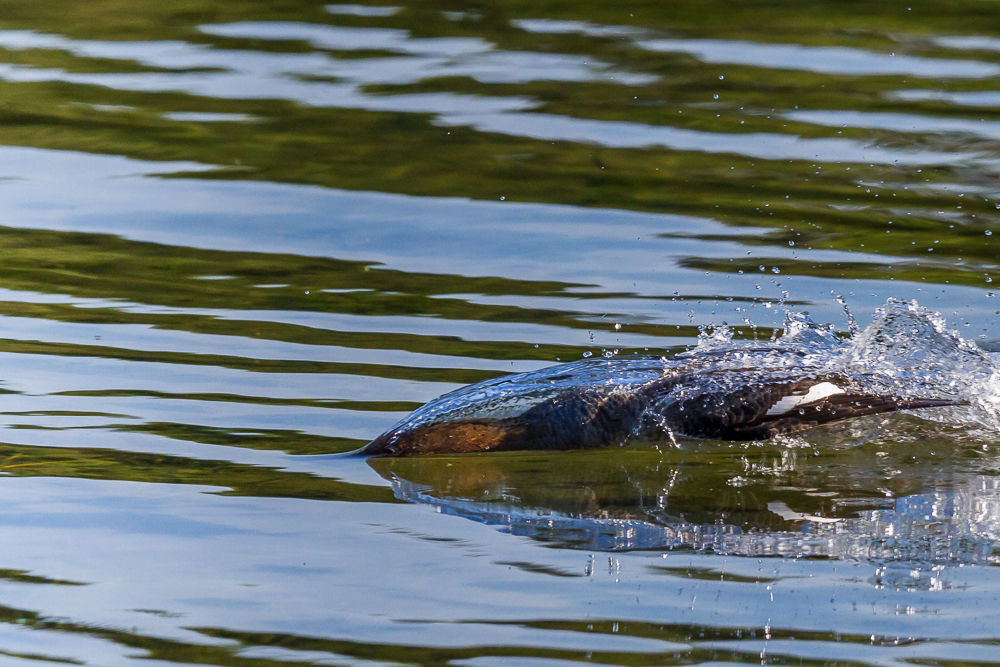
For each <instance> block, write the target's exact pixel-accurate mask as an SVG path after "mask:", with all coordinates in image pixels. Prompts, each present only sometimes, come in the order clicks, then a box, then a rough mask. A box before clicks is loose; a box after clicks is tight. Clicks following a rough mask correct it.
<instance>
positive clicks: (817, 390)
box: [767, 382, 845, 415]
mask: <svg viewBox="0 0 1000 667" xmlns="http://www.w3.org/2000/svg"><path fill="white" fill-rule="evenodd" d="M843 393H845V392H844V390H843V389H841V388H840V387H838V386H837V385H835V384H833V383H832V382H820V383H819V384H814V385H813V386H811V387H809V391H807V392H806V393H804V394H798V395H796V394H792V395H791V396H785V397H784V398H783V399H781V400H780V401H778V402H777V403H775V404H774V405H772V406H771V409H770V410H768V411H767V414H768V415H783V414H785V413H786V412H790V411H791V410H794V409H795V408H797V407H798V406H800V405H805V404H807V403H813V402H815V401H821V400H823V399H824V398H826V397H827V396H833V395H834V394H843Z"/></svg>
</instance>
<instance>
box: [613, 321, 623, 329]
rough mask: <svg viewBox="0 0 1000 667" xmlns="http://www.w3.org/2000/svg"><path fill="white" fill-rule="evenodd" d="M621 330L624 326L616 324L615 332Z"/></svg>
mask: <svg viewBox="0 0 1000 667" xmlns="http://www.w3.org/2000/svg"><path fill="white" fill-rule="evenodd" d="M621 328H622V325H621V324H620V323H618V322H615V331H618V330H619V329H621Z"/></svg>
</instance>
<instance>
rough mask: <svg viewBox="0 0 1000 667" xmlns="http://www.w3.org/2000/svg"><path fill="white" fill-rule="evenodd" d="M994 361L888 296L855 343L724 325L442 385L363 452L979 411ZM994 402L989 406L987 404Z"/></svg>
mask: <svg viewBox="0 0 1000 667" xmlns="http://www.w3.org/2000/svg"><path fill="white" fill-rule="evenodd" d="M996 378H1000V363H998V361H997V360H996V359H994V358H993V357H991V356H990V355H989V354H987V353H986V352H984V351H983V350H982V349H980V348H979V347H978V346H977V345H976V344H975V343H973V342H970V341H967V340H964V339H963V338H962V337H961V336H959V335H958V333H957V332H955V331H950V330H948V329H947V328H946V327H945V321H944V319H943V318H941V317H940V316H939V315H938V314H936V313H933V312H931V311H929V310H927V309H926V308H922V307H920V306H919V305H918V304H917V303H916V302H915V301H910V302H907V301H899V300H896V299H889V300H888V301H887V302H886V305H885V306H884V307H883V308H879V309H877V310H876V311H875V313H874V316H873V321H872V323H871V324H870V325H869V326H868V327H866V328H865V330H864V331H861V332H859V333H856V334H854V335H853V336H851V337H849V338H846V339H845V338H843V337H842V336H840V335H838V334H837V333H836V332H835V331H834V330H833V327H832V326H831V325H818V324H816V323H814V322H812V321H811V320H809V318H808V317H807V316H806V315H805V314H804V313H789V314H787V316H786V322H785V329H784V334H783V335H782V336H781V337H780V338H775V339H772V341H770V342H758V341H752V342H739V341H733V340H732V332H731V331H729V330H728V329H726V328H725V327H723V328H721V329H720V330H719V331H717V332H716V333H713V334H712V335H710V336H709V335H707V334H703V336H702V337H700V338H699V342H698V345H697V346H696V347H695V348H694V349H692V350H690V351H687V352H682V353H680V354H676V355H673V356H661V357H657V356H651V355H633V356H624V357H618V356H614V355H611V356H610V357H609V358H594V359H584V360H581V361H577V362H573V363H569V364H560V365H558V366H552V367H549V368H545V369H542V370H540V371H532V372H528V373H520V374H516V375H509V376H506V377H503V378H498V379H494V380H487V381H486V382H480V383H478V384H474V385H470V386H468V387H463V388H462V389H458V390H457V391H453V392H451V393H449V394H445V395H444V396H441V397H439V398H437V399H434V400H433V401H430V402H429V403H427V404H426V405H424V406H423V407H421V408H419V409H417V410H415V411H414V412H413V413H412V414H410V415H409V416H408V417H406V418H405V419H403V420H402V421H401V422H399V423H398V424H396V425H395V426H393V427H392V428H390V429H389V430H388V431H386V432H385V433H383V434H382V435H380V436H378V437H377V438H375V439H374V440H372V441H371V442H370V443H368V445H366V446H365V447H363V448H362V449H360V450H358V452H357V453H359V454H364V455H372V456H414V455H421V454H447V453H461V452H504V451H515V450H561V449H589V448H596V447H607V446H611V445H620V444H623V443H624V442H625V441H626V440H628V439H629V438H632V437H637V438H642V439H646V440H650V439H661V440H662V439H664V438H670V439H674V438H676V437H677V436H681V437H689V438H701V439H711V440H736V441H740V440H743V441H746V440H765V439H767V438H771V437H774V436H776V435H779V434H783V433H796V432H800V431H804V430H806V429H810V428H814V427H816V426H821V425H823V424H831V423H834V422H840V421H844V420H846V419H852V418H854V417H861V416H864V415H874V414H881V413H887V412H894V411H897V410H918V409H922V408H934V407H942V406H950V405H965V406H972V407H974V406H975V405H977V404H980V403H983V401H984V400H986V399H985V398H984V397H986V396H987V395H989V396H990V397H991V398H989V400H990V401H993V402H996V403H1000V397H993V393H995V391H996V382H995V381H994V380H995V379H996ZM991 404H992V403H991Z"/></svg>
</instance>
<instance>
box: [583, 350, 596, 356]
mask: <svg viewBox="0 0 1000 667" xmlns="http://www.w3.org/2000/svg"><path fill="white" fill-rule="evenodd" d="M583 356H584V358H586V357H592V356H594V353H593V352H591V351H590V350H587V351H586V352H584V353H583Z"/></svg>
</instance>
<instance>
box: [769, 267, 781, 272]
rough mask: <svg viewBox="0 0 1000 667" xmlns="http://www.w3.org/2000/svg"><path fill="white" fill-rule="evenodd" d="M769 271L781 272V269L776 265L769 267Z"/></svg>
mask: <svg viewBox="0 0 1000 667" xmlns="http://www.w3.org/2000/svg"><path fill="white" fill-rule="evenodd" d="M771 273H781V269H779V268H778V267H776V266H772V267H771Z"/></svg>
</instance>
